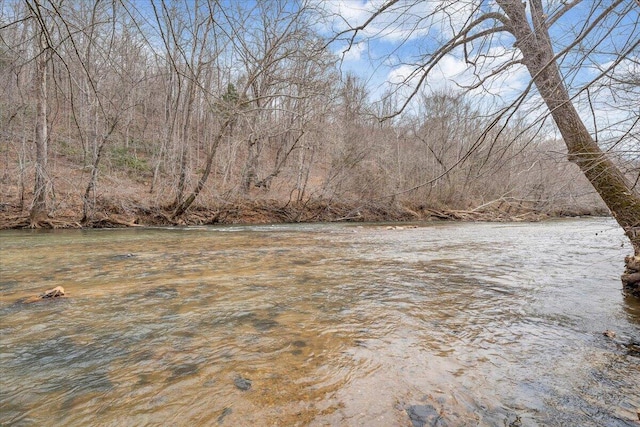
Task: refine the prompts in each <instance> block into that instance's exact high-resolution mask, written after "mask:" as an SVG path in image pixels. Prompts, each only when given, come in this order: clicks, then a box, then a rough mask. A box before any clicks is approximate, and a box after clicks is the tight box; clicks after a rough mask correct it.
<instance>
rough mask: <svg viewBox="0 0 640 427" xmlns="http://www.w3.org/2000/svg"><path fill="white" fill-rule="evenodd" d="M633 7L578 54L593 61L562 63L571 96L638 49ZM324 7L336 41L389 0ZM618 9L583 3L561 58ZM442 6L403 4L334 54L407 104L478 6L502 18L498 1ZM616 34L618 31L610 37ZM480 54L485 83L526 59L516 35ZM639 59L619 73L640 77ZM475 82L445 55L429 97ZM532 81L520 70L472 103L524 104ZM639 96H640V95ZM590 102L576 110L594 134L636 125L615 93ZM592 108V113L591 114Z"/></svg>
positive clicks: (556, 35)
mask: <svg viewBox="0 0 640 427" xmlns="http://www.w3.org/2000/svg"><path fill="white" fill-rule="evenodd" d="M633 1H634V0H627V1H626V2H623V4H622V5H620V6H619V7H618V8H617V9H616V10H617V11H618V12H620V11H622V10H625V12H626V14H625V15H623V16H619V15H617V14H612V15H611V17H610V18H609V19H608V20H605V21H604V22H602V23H600V24H599V25H598V26H596V28H595V30H594V31H593V32H592V33H591V34H590V36H589V37H588V38H587V39H586V40H585V42H584V43H582V44H581V46H580V49H581V50H580V51H579V53H581V52H584V51H587V52H589V53H590V54H589V55H588V59H587V60H586V61H581V58H583V56H584V55H582V54H579V55H575V54H569V55H566V56H565V57H564V58H562V60H561V62H560V65H561V69H562V71H563V74H564V75H565V76H566V77H567V84H568V86H569V87H570V91H571V90H573V93H576V91H577V90H579V89H580V88H582V87H583V85H584V83H585V82H587V81H590V80H591V79H593V78H594V76H596V75H597V74H599V72H600V71H601V70H602V69H604V68H606V67H607V65H609V64H611V63H612V61H614V60H616V59H617V58H618V57H619V55H620V51H621V49H623V48H628V47H629V46H632V45H633V44H634V43H637V40H638V39H640V25H639V23H638V22H639V13H640V6H638V5H637V4H634V3H633ZM319 3H320V7H321V8H322V9H323V10H324V11H325V12H326V13H327V14H328V18H326V20H325V21H324V22H321V23H320V24H319V28H320V30H321V31H322V32H323V33H324V34H325V35H330V34H331V33H335V32H336V31H343V30H346V29H347V28H349V26H351V27H355V26H357V25H360V24H362V23H364V22H365V20H366V19H368V18H369V17H370V16H371V14H372V13H373V12H374V11H375V10H378V9H379V8H380V7H381V5H382V4H384V0H319ZM544 3H545V7H546V8H547V10H548V11H549V13H548V14H549V15H550V16H553V14H554V11H557V10H558V9H559V8H560V7H562V4H563V2H562V1H559V0H547V1H545V2H544ZM611 3H612V2H611V1H598V0H588V1H583V2H582V3H580V4H578V5H577V6H576V7H574V8H573V9H571V10H570V11H569V12H568V13H566V14H565V15H563V17H562V18H561V19H559V20H558V21H557V22H556V23H555V24H554V25H553V26H552V27H551V28H550V33H551V36H552V39H553V42H554V48H555V50H556V52H559V51H561V50H562V49H563V48H564V47H565V46H567V44H570V43H572V42H573V41H574V40H575V39H576V37H577V35H578V34H580V32H581V31H582V30H583V28H584V27H585V25H587V24H588V22H590V21H589V20H588V17H589V15H590V14H591V12H592V9H595V10H597V11H598V10H602V9H603V8H605V7H608V6H609V5H610V4H611ZM441 5H442V2H438V1H401V2H399V3H398V5H394V6H393V7H392V8H390V9H389V10H387V11H386V12H385V14H384V15H382V16H380V17H379V18H378V19H376V20H375V21H373V22H372V23H371V24H370V25H369V26H368V28H367V29H366V30H364V31H362V32H360V34H359V35H358V37H356V38H355V39H354V43H352V44H351V45H350V48H349V49H348V50H346V46H347V42H346V40H343V41H338V42H336V43H334V45H333V46H332V49H333V50H334V52H336V53H338V54H340V55H342V70H343V71H344V72H353V73H355V74H357V75H359V76H361V77H362V78H363V79H365V80H366V81H367V82H368V86H369V89H370V91H371V92H372V95H373V97H376V96H379V95H380V94H382V93H383V92H384V91H385V90H389V89H397V90H398V91H399V92H398V93H399V94H400V95H401V97H402V96H406V95H407V94H408V93H409V91H410V90H411V88H413V87H414V86H415V84H417V80H418V77H419V76H420V75H421V71H420V68H419V64H420V60H421V58H422V57H423V55H424V54H429V53H430V52H433V51H434V50H435V49H436V48H437V47H438V46H439V45H440V44H441V43H442V42H443V41H444V40H447V39H448V38H449V37H450V35H451V34H452V32H451V31H452V28H460V27H461V26H462V25H464V23H465V22H468V21H467V20H468V19H469V17H470V16H472V15H474V14H475V16H477V15H478V14H479V13H480V12H478V11H477V10H475V11H474V7H475V6H474V5H479V7H480V8H481V11H482V12H487V11H492V10H498V8H497V6H496V4H495V3H494V2H493V1H482V2H480V3H479V2H472V1H468V2H467V1H457V2H449V6H448V8H447V9H446V10H442V8H440V7H439V6H441ZM447 12H448V13H447ZM611 28H613V29H612V30H611V32H609V30H610V29H611ZM600 39H603V40H602V42H601V43H600V44H599V45H598V46H597V47H596V48H595V50H593V51H591V49H593V48H594V46H595V44H596V43H595V41H596V40H600ZM475 47H476V48H477V49H478V50H479V51H480V52H482V53H483V55H481V56H480V57H479V58H478V59H479V61H478V65H479V67H478V68H477V70H476V71H477V72H478V73H479V74H480V75H486V74H487V73H490V72H491V71H492V70H494V69H496V68H497V67H499V66H500V65H501V64H504V63H505V62H506V61H508V60H512V59H517V58H518V57H519V52H518V51H517V50H516V49H514V48H513V38H512V37H510V36H509V35H500V36H498V37H494V38H493V40H492V42H491V43H486V44H484V45H482V46H480V44H479V43H476V44H475ZM638 58H640V52H639V50H638V48H637V46H636V48H635V49H633V50H632V51H631V52H630V53H629V59H635V60H636V62H634V61H633V60H626V61H623V62H622V63H621V64H620V66H619V70H620V71H629V72H637V73H639V74H640V69H638V64H637V59H638ZM475 81H477V78H476V76H474V74H473V70H472V67H470V66H469V65H468V64H467V63H465V60H464V57H463V50H462V49H461V48H459V49H457V50H456V51H454V52H452V53H451V54H449V55H446V56H445V57H444V58H443V59H442V60H441V61H440V64H439V66H437V67H436V68H434V69H433V71H432V72H431V75H430V78H429V79H428V80H427V81H426V84H425V86H424V90H425V91H426V92H429V91H432V90H442V89H445V88H452V89H455V90H459V89H460V87H461V86H463V87H468V86H470V85H472V84H473V83H474V82H475ZM529 81H530V76H529V74H528V72H527V70H526V69H525V68H524V67H523V66H521V65H516V66H513V67H511V68H509V69H508V70H507V71H506V72H503V73H501V74H500V75H499V76H496V77H495V78H493V79H491V80H490V81H489V82H488V84H487V85H485V87H483V88H478V89H474V90H471V91H470V95H472V96H475V95H482V97H481V98H482V103H484V104H489V105H496V104H500V103H503V102H508V101H510V100H512V99H513V98H514V97H516V96H518V95H519V94H520V93H521V91H522V90H523V89H524V88H525V87H526V86H527V85H528V83H529ZM635 90H636V91H637V90H638V88H635ZM585 96H586V94H584V93H583V94H582V95H581V96H579V97H578V98H576V100H575V102H574V103H575V104H576V105H577V107H578V109H579V110H581V113H582V114H583V117H585V121H586V122H587V123H590V126H591V127H592V129H595V128H596V126H597V125H596V124H594V123H596V122H598V121H599V122H600V124H599V126H598V128H599V129H602V128H604V127H606V126H607V125H608V124H610V123H614V122H617V121H619V120H621V119H623V118H624V117H627V118H628V117H629V111H628V109H627V110H626V111H619V110H616V108H615V107H612V104H615V100H614V99H613V97H612V94H611V92H608V91H606V90H602V91H599V92H595V91H591V92H590V97H591V100H592V101H593V102H592V104H591V105H589V103H588V102H585V99H584V97H585ZM639 97H640V94H639ZM539 101H540V100H539V99H538V98H537V97H536V96H535V91H534V95H533V96H532V97H531V99H530V100H529V102H528V103H527V104H525V108H526V109H531V110H532V111H539V113H538V114H543V113H544V111H543V110H544V109H538V110H536V106H538V105H540V102H539ZM585 105H587V106H588V108H584V107H585ZM591 106H593V110H592V108H591ZM627 107H628V106H627ZM630 108H633V107H632V106H631V107H630ZM638 113H640V111H639V112H638ZM625 114H626V116H625ZM594 117H595V121H594Z"/></svg>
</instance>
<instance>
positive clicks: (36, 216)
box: [30, 28, 50, 227]
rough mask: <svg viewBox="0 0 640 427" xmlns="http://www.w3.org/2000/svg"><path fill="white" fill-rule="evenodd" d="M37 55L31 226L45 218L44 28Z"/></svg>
mask: <svg viewBox="0 0 640 427" xmlns="http://www.w3.org/2000/svg"><path fill="white" fill-rule="evenodd" d="M38 33H39V34H38V51H39V54H38V57H37V58H36V61H35V62H36V70H35V71H36V72H35V86H36V129H35V131H36V135H35V137H36V138H35V139H36V140H35V144H36V171H35V184H34V189H33V206H32V207H31V213H30V220H31V226H32V227H36V226H38V223H40V222H42V221H44V220H45V219H46V218H47V214H48V212H47V187H48V185H49V177H48V174H47V158H48V143H49V128H48V118H47V65H48V63H49V55H50V53H49V47H48V45H47V40H46V36H45V33H44V29H41V28H39V29H38Z"/></svg>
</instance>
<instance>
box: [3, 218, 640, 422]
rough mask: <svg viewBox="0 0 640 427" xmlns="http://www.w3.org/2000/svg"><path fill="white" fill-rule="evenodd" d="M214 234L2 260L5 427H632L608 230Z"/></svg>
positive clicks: (634, 361) (116, 242) (624, 323)
mask: <svg viewBox="0 0 640 427" xmlns="http://www.w3.org/2000/svg"><path fill="white" fill-rule="evenodd" d="M607 227H609V228H607ZM603 228H605V229H606V230H605V231H604V232H602V230H603ZM229 230H230V229H226V228H215V229H210V228H199V229H197V230H190V229H179V230H178V229H176V230H123V231H121V232H112V233H100V232H95V233H94V232H83V233H77V232H74V231H69V232H68V233H67V232H63V233H57V234H55V233H54V234H42V235H38V234H34V235H30V236H29V242H25V241H22V240H21V237H20V236H21V235H20V234H16V235H15V237H11V236H8V237H9V240H7V239H0V245H1V246H0V250H1V251H2V257H3V263H2V264H1V265H0V276H1V277H2V281H0V291H3V292H0V335H1V336H2V341H1V343H0V369H1V370H2V372H3V375H2V376H0V387H1V389H2V393H0V424H11V425H90V424H95V421H96V419H99V420H100V422H101V423H104V424H111V425H144V424H167V423H168V424H172V425H188V424H196V425H217V424H220V425H238V426H242V425H311V426H313V425H367V426H387V425H424V424H426V425H438V423H440V424H441V425H509V424H511V425H517V423H522V425H581V426H596V425H607V426H609V425H610V426H626V425H635V424H633V423H634V422H636V421H634V418H635V417H636V415H635V411H636V410H637V408H639V407H640V397H639V393H638V390H637V384H638V383H639V382H640V372H639V371H638V369H637V367H638V357H637V355H635V354H634V353H633V351H630V350H629V347H628V344H629V343H630V342H633V341H634V340H635V341H636V342H640V334H639V333H638V325H639V324H640V322H639V321H638V319H639V318H640V316H638V313H640V310H637V308H638V306H637V305H634V304H631V303H629V302H625V301H624V300H622V299H621V298H620V295H619V288H620V284H619V282H618V275H619V270H620V265H621V262H620V263H618V262H617V261H615V260H621V259H622V257H623V255H624V254H623V252H624V251H621V250H620V249H619V246H620V245H619V240H620V233H619V230H617V229H616V228H614V227H612V225H611V222H607V221H601V220H590V221H574V222H558V223H541V224H518V225H508V226H505V225H503V224H442V225H437V226H425V227H420V228H417V229H410V230H386V229H384V228H382V227H377V226H363V227H362V228H358V229H357V231H358V233H353V232H352V231H353V228H352V227H351V226H348V225H313V226H301V227H300V228H299V229H298V228H296V227H295V226H284V227H276V228H272V227H257V228H252V227H240V228H234V229H232V230H231V231H233V232H216V231H229ZM607 230H608V231H607ZM596 231H597V232H598V234H597V235H596ZM7 248H11V251H7ZM127 254H132V255H133V256H131V257H129V256H126V255H127ZM614 261H615V262H614ZM619 264H620V265H619ZM43 278H45V279H44V280H45V283H44V284H46V288H49V287H52V286H56V285H62V286H64V287H65V289H66V290H67V291H68V292H69V294H70V296H71V297H70V298H69V299H67V300H66V301H60V302H54V303H52V304H47V303H44V304H40V303H38V304H15V301H16V300H17V299H20V298H23V297H26V296H29V295H33V294H34V293H35V294H37V293H38V292H40V291H41V289H40V288H41V287H43V286H42V285H43V282H42V280H43ZM603 329H612V330H615V331H616V332H617V334H618V338H616V339H617V341H616V340H608V339H607V338H605V337H603V336H602V330H603ZM5 373H6V375H5ZM238 378H240V379H242V380H244V381H245V382H246V383H247V384H248V383H249V382H250V384H251V387H250V388H247V387H244V388H246V389H243V387H238V385H237V384H236V382H237V381H238ZM245 382H243V383H242V384H243V385H244V384H245ZM42 407H46V408H47V412H46V414H45V413H42V412H41V411H40V410H39V408H42Z"/></svg>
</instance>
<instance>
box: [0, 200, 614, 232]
mask: <svg viewBox="0 0 640 427" xmlns="http://www.w3.org/2000/svg"><path fill="white" fill-rule="evenodd" d="M96 207H97V208H96V210H95V212H94V213H93V215H92V216H91V219H89V220H85V221H84V222H83V221H82V210H81V209H80V207H73V206H70V207H67V208H64V209H57V210H56V211H54V212H53V213H52V214H51V215H49V217H48V218H47V219H46V220H44V221H41V222H39V223H37V224H32V223H31V221H30V218H29V211H28V210H27V209H24V208H22V209H21V208H20V207H19V206H13V205H10V204H3V205H0V229H19V228H114V227H140V226H175V225H179V226H186V225H212V224H269V223H298V222H408V221H431V220H433V221H492V222H497V221H540V220H544V219H549V218H558V217H576V216H605V215H607V212H606V211H604V210H603V209H601V208H593V209H590V210H586V209H582V210H579V209H573V210H566V209H565V210H557V211H538V210H535V209H532V208H530V207H527V206H525V205H522V204H518V203H512V202H509V201H504V200H503V201H495V202H491V203H486V204H483V205H481V206H478V207H476V208H471V209H467V210H461V209H443V208H435V207H430V206H427V205H412V204H400V203H395V204H389V203H387V204H384V203H373V202H368V203H362V204H357V203H345V202H336V201H331V200H309V201H306V202H302V203H291V202H285V201H280V200H236V201H228V202H223V203H220V204H218V205H216V206H212V207H210V206H207V207H205V206H195V207H193V208H192V209H190V210H189V211H187V212H186V213H185V214H183V215H181V216H179V217H175V218H174V217H173V215H172V214H173V211H172V209H171V208H169V207H167V208H161V207H149V206H145V205H141V204H136V203H133V202H128V201H126V200H123V201H117V202H116V201H107V200H101V201H100V202H99V203H98V204H97V206H96Z"/></svg>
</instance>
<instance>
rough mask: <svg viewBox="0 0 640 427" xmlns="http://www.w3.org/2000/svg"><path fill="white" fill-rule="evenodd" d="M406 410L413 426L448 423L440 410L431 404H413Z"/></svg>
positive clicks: (421, 426)
mask: <svg viewBox="0 0 640 427" xmlns="http://www.w3.org/2000/svg"><path fill="white" fill-rule="evenodd" d="M406 411H407V415H408V416H409V419H410V420H411V425H412V426H413V427H425V426H445V425H446V423H445V422H444V420H443V419H442V416H441V415H440V413H439V412H438V410H437V409H436V408H434V407H433V406H431V405H411V406H409V407H407V408H406Z"/></svg>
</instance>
